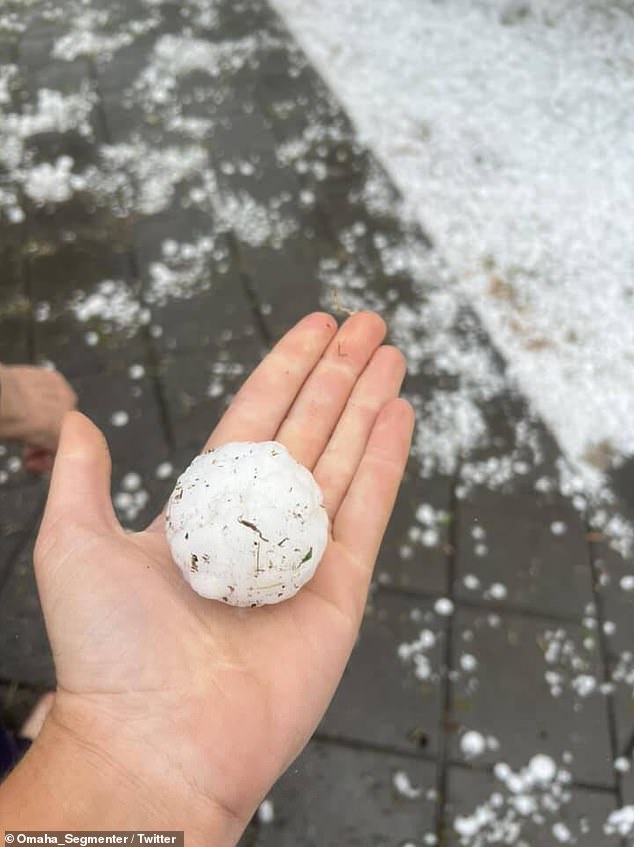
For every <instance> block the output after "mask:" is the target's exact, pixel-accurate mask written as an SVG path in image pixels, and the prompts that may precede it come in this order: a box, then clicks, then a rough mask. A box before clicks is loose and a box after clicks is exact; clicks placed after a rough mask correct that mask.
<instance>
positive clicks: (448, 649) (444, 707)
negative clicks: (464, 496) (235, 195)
mask: <svg viewBox="0 0 634 847" xmlns="http://www.w3.org/2000/svg"><path fill="white" fill-rule="evenodd" d="M459 479H460V468H458V469H457V472H456V474H455V477H454V479H453V480H452V483H451V494H450V500H449V514H450V515H452V517H453V520H452V521H451V522H450V524H449V529H448V537H447V545H448V546H447V549H448V551H449V552H448V553H447V578H448V589H449V590H448V592H447V596H448V597H449V599H450V600H451V602H452V603H454V593H455V583H456V565H457V550H458V545H457V540H458V537H459V532H460V525H459V524H460V518H459V514H460V513H459V510H458V505H459V504H458V497H457V494H456V490H457V487H458V482H459ZM454 614H455V605H454ZM454 614H451V615H448V616H447V618H446V620H445V621H444V632H445V642H444V645H443V655H442V658H441V667H440V679H441V682H440V687H441V692H440V693H441V704H440V716H439V726H438V755H437V765H436V794H437V803H436V836H437V838H438V840H439V842H440V843H441V844H443V843H444V841H445V833H446V831H447V806H448V794H449V759H450V754H449V744H450V739H449V734H448V732H447V721H448V720H449V717H450V715H451V706H452V699H453V685H452V682H451V669H452V667H453V659H454V655H453V653H454V649H453V631H454V624H453V621H454Z"/></svg>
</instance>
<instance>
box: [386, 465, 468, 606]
mask: <svg viewBox="0 0 634 847" xmlns="http://www.w3.org/2000/svg"><path fill="white" fill-rule="evenodd" d="M450 503H451V481H450V480H449V479H447V478H446V477H441V476H438V477H434V478H433V479H423V478H422V477H421V475H420V468H419V463H418V461H417V459H416V458H414V457H410V460H409V463H408V466H407V469H406V472H405V477H404V480H403V483H402V485H401V488H400V490H399V493H398V498H397V501H396V506H395V508H394V512H393V513H392V517H391V519H390V523H389V524H388V528H387V532H386V534H385V538H384V539H383V544H382V546H381V552H380V553H379V558H378V561H377V566H376V579H377V581H378V582H379V584H382V585H393V586H396V587H398V588H404V589H409V590H422V591H430V592H433V593H435V594H446V593H447V592H448V590H449V570H448V558H449V555H450V550H449V546H448V545H449V528H450V523H451V520H452V516H451V508H450ZM417 516H418V517H417Z"/></svg>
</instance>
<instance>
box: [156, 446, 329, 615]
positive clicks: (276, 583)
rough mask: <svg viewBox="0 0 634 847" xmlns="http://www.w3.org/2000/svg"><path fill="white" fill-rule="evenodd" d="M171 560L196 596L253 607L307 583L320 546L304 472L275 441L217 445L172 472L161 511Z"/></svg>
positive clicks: (320, 522)
mask: <svg viewBox="0 0 634 847" xmlns="http://www.w3.org/2000/svg"><path fill="white" fill-rule="evenodd" d="M166 534H167V540H168V543H169V546H170V549H171V551H172V556H173V558H174V561H175V562H176V564H177V565H178V566H179V568H180V569H181V571H182V572H183V575H184V576H185V579H186V580H187V582H188V583H189V584H190V585H191V587H192V588H193V589H194V591H196V592H197V593H198V594H200V595H201V596H203V597H209V598H212V599H214V600H222V601H224V602H225V603H229V604H231V605H232V606H261V605H264V604H266V603H279V602H281V601H282V600H286V599H288V598H289V597H292V596H293V595H294V594H296V593H297V591H299V589H300V588H301V587H302V585H304V584H305V583H306V582H308V580H309V579H311V577H312V576H313V574H314V573H315V570H316V569H317V565H318V564H319V561H320V559H321V557H322V555H323V553H324V550H325V549H326V544H327V543H328V516H327V514H326V510H325V508H324V505H323V496H322V493H321V490H320V488H319V486H318V485H317V483H316V482H315V479H314V477H313V475H312V474H311V472H310V471H309V470H307V469H306V468H305V467H304V466H303V465H300V464H299V463H298V462H296V461H295V459H293V457H292V456H291V455H290V454H289V452H288V450H287V449H286V448H285V447H284V446H283V445H282V444H278V443H277V442H276V441H265V442H262V443H254V442H244V443H242V442H239V443H230V444H224V445H223V446H222V447H218V448H216V449H212V450H209V451H208V452H206V453H203V454H202V455H200V456H197V457H196V458H195V459H194V461H193V462H192V463H191V465H190V466H189V467H188V468H187V470H185V472H184V473H183V474H182V475H181V476H180V477H179V479H178V482H177V483H176V486H175V488H174V491H173V492H172V495H171V497H170V500H169V503H168V506H167V514H166Z"/></svg>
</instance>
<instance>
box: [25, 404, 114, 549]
mask: <svg viewBox="0 0 634 847" xmlns="http://www.w3.org/2000/svg"><path fill="white" fill-rule="evenodd" d="M111 468H112V464H111V461H110V452H109V450H108V445H107V443H106V439H105V438H104V436H103V433H102V432H101V430H99V429H98V428H97V427H96V426H95V425H94V424H93V423H92V422H91V421H90V420H89V419H88V418H87V417H85V416H84V415H82V414H80V413H79V412H68V413H67V414H66V415H65V417H64V421H63V424H62V431H61V435H60V440H59V446H58V448H57V455H56V457H55V464H54V466H53V475H52V478H51V485H50V489H49V493H48V500H47V502H46V509H45V511H44V518H43V520H42V527H41V529H40V539H46V537H47V535H48V534H49V533H51V532H54V534H55V535H58V534H61V535H65V534H66V533H65V531H64V530H65V529H69V528H70V529H83V530H89V531H90V530H93V531H97V532H103V531H106V532H111V531H113V530H114V529H116V528H117V527H118V526H119V524H118V521H117V519H116V516H115V513H114V509H113V508H112V500H111V499H110V472H111ZM38 544H39V540H38ZM44 544H46V540H45V541H44Z"/></svg>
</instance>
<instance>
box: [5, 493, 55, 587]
mask: <svg viewBox="0 0 634 847" xmlns="http://www.w3.org/2000/svg"><path fill="white" fill-rule="evenodd" d="M46 487H47V483H46V481H45V480H43V479H38V478H35V479H32V480H22V481H20V482H19V483H17V484H16V483H7V484H4V485H0V585H1V584H2V581H3V579H4V576H5V573H6V569H7V568H8V567H9V566H10V563H11V559H10V557H11V556H12V554H13V553H14V552H15V551H16V550H17V549H18V548H19V547H20V546H21V544H23V543H24V542H25V541H26V539H27V537H28V533H29V532H33V531H34V529H35V524H36V521H37V519H38V515H39V512H40V511H41V509H42V506H43V504H44V498H45V496H46Z"/></svg>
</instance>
